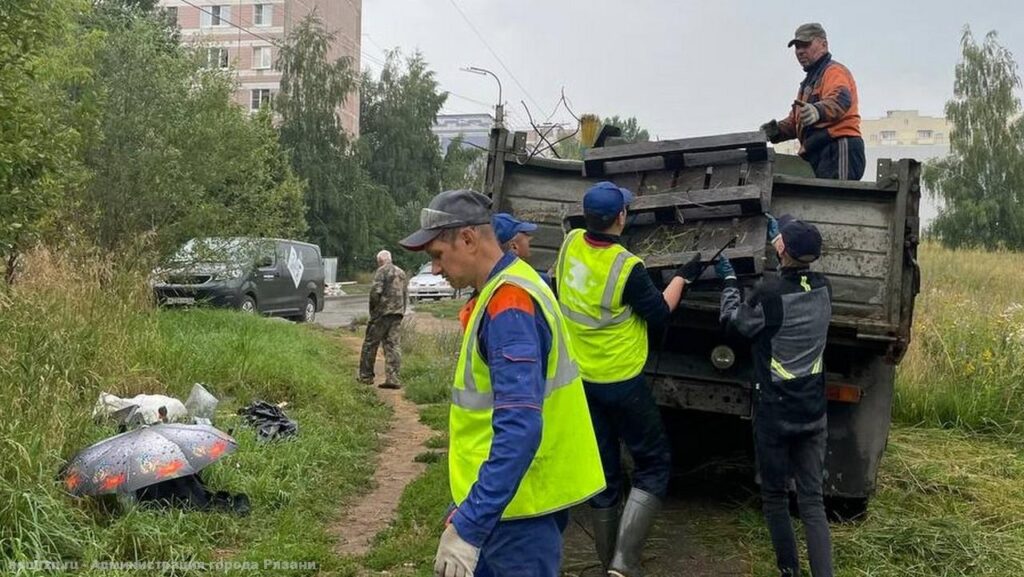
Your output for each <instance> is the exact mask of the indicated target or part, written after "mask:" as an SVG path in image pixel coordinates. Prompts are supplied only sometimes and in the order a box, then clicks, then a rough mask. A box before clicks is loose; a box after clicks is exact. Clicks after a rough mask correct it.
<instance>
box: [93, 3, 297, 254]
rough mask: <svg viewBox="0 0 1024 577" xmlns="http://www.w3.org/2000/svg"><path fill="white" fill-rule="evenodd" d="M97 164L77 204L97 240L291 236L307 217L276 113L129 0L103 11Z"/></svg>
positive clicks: (164, 244)
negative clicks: (242, 98)
mask: <svg viewBox="0 0 1024 577" xmlns="http://www.w3.org/2000/svg"><path fill="white" fill-rule="evenodd" d="M93 25H94V26H97V27H99V28H101V29H102V30H103V31H104V32H105V34H106V37H105V40H104V42H103V46H102V48H101V49H100V50H99V51H98V54H97V61H96V86H95V87H94V90H95V98H96V100H97V102H98V103H99V105H98V106H99V110H100V115H99V120H98V123H97V126H96V134H95V136H94V138H92V139H91V140H90V142H89V143H88V145H87V148H86V152H85V163H86V165H87V166H88V167H89V169H90V171H91V173H92V179H91V181H90V183H89V186H87V187H86V189H85V191H84V193H83V195H82V199H81V202H80V206H79V207H78V208H79V209H80V210H79V211H78V214H76V215H75V218H77V219H79V220H80V221H84V223H85V227H86V228H87V230H89V231H90V233H91V236H92V237H93V238H94V239H95V241H96V242H97V244H99V246H101V247H103V248H106V249H108V250H121V249H125V248H128V247H131V246H133V245H134V244H135V243H136V242H137V239H138V238H139V237H140V235H143V234H146V235H147V236H148V237H149V238H151V239H152V241H153V242H154V243H155V246H156V248H157V249H158V251H160V252H164V251H167V250H170V249H172V248H174V247H176V246H178V245H179V244H181V242H183V241H184V240H185V239H187V238H190V237H195V236H214V235H215V236H225V235H281V236H295V235H299V234H302V233H303V232H304V230H305V228H306V225H305V220H304V218H303V214H302V212H303V211H302V206H303V200H302V195H301V184H300V181H299V180H298V179H297V178H296V177H295V175H294V173H293V172H292V171H291V169H290V167H289V165H288V163H287V162H286V161H285V157H284V156H283V154H282V151H281V148H280V145H279V144H278V142H277V135H276V132H275V131H274V130H273V128H272V126H271V124H270V118H269V115H263V116H257V117H250V116H249V114H248V113H247V112H246V111H244V110H243V109H242V108H241V107H239V106H238V105H237V104H235V103H234V102H233V99H232V94H233V92H234V89H235V84H234V80H233V78H232V77H231V75H230V74H229V73H227V72H223V71H219V70H207V69H205V68H204V65H203V64H204V63H203V58H202V52H201V50H200V51H198V52H197V51H194V50H192V49H190V48H186V47H183V46H181V45H180V44H178V43H177V42H176V41H174V39H173V37H172V36H171V34H170V30H169V28H168V27H167V24H166V21H165V20H164V19H163V15H162V14H160V13H158V12H154V11H152V10H144V9H141V8H139V7H131V6H128V7H126V6H117V5H111V6H107V7H106V8H105V9H104V10H98V11H97V19H96V21H95V22H94V23H93Z"/></svg>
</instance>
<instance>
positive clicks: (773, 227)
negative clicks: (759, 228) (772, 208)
mask: <svg viewBox="0 0 1024 577" xmlns="http://www.w3.org/2000/svg"><path fill="white" fill-rule="evenodd" d="M764 217H765V218H767V219H768V242H770V243H774V242H775V239H777V238H778V237H779V236H781V235H782V231H781V230H779V221H777V220H775V217H774V216H772V215H771V214H770V213H767V212H766V213H764Z"/></svg>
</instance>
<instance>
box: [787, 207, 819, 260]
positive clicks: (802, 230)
mask: <svg viewBox="0 0 1024 577" xmlns="http://www.w3.org/2000/svg"><path fill="white" fill-rule="evenodd" d="M779 232H780V233H781V234H782V242H783V244H785V245H786V254H788V255H789V256H791V257H793V258H795V259H796V260H798V261H800V262H804V263H811V262H814V261H816V260H818V257H820V256H821V233H820V232H818V229H817V227H815V226H814V225H813V224H810V223H807V222H804V221H802V220H797V219H796V218H794V217H793V216H792V215H789V214H784V215H782V216H781V217H779Z"/></svg>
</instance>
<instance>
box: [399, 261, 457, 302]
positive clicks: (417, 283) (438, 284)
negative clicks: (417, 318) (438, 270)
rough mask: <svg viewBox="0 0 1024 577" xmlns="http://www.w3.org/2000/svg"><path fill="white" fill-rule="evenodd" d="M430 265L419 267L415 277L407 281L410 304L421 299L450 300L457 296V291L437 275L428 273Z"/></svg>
mask: <svg viewBox="0 0 1024 577" xmlns="http://www.w3.org/2000/svg"><path fill="white" fill-rule="evenodd" d="M430 268H431V265H430V263H429V262H428V263H427V264H425V265H423V266H421V267H420V270H419V272H417V273H416V276H414V277H412V278H411V279H409V300H410V301H412V302H415V301H418V300H423V299H435V300H440V299H443V298H445V299H452V298H456V297H458V296H459V293H458V291H456V290H455V289H453V288H452V285H450V284H448V281H446V280H445V279H444V277H443V276H441V275H439V274H434V273H432V272H430Z"/></svg>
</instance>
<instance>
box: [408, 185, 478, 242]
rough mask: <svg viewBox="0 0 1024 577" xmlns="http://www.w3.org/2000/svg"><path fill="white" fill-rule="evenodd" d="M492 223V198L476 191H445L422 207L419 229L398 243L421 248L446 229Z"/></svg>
mask: <svg viewBox="0 0 1024 577" xmlns="http://www.w3.org/2000/svg"><path fill="white" fill-rule="evenodd" d="M490 223H491V199H489V198H487V197H486V196H484V195H482V194H480V193H479V192H476V191H474V190H446V191H444V192H442V193H439V194H438V195H437V196H435V197H434V198H433V199H431V201H430V204H428V205H427V208H424V209H422V210H420V229H419V230H417V231H416V232H414V233H412V234H410V235H409V236H407V237H405V238H403V239H402V240H400V241H398V244H400V245H402V246H403V247H404V248H406V249H408V250H412V251H419V250H423V248H424V247H425V246H427V244H429V243H430V241H432V240H434V239H435V238H437V235H439V234H441V231H443V230H445V229H448V228H462V227H464V226H473V225H477V224H490Z"/></svg>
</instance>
